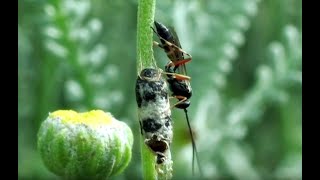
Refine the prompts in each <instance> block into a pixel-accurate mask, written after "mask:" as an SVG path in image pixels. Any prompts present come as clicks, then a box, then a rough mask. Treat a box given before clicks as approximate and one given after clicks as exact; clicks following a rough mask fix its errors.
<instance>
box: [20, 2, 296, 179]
mask: <svg viewBox="0 0 320 180" xmlns="http://www.w3.org/2000/svg"><path fill="white" fill-rule="evenodd" d="M137 3H138V2H137V0H127V1H123V0H118V1H106V0H105V1H102V0H95V1H89V0H67V1H62V0H48V1H45V0H21V1H18V5H19V6H18V8H19V10H18V54H19V55H18V57H19V62H18V72H19V74H18V98H19V99H18V105H19V106H18V108H19V109H18V128H19V135H18V141H19V144H18V145H19V146H18V173H19V179H59V178H58V177H57V176H55V175H54V174H52V173H51V172H49V171H48V170H47V169H46V168H45V167H44V165H43V163H42V161H41V159H40V156H39V154H38V152H37V150H36V134H37V131H38V129H39V126H40V124H41V122H42V121H43V120H44V119H45V118H46V117H47V115H48V113H49V112H52V111H55V110H58V109H73V110H76V111H88V110H91V109H102V110H104V111H109V112H111V113H112V114H113V115H114V116H115V117H116V118H117V119H119V120H122V121H125V122H126V123H127V124H128V125H129V126H130V127H131V128H132V130H133V132H134V135H135V143H134V148H133V157H132V161H131V163H130V165H129V166H128V167H127V169H126V170H125V171H124V173H123V174H121V175H118V176H116V177H114V178H113V179H141V178H142V171H141V165H140V159H141V156H140V153H139V151H140V149H139V143H140V142H139V125H138V124H139V123H138V119H137V106H136V103H135V92H134V88H135V79H136V75H137V72H136V71H137V70H136V68H135V67H136V23H137V19H136V18H137ZM301 4H302V1H301V0H236V1H235V0H201V1H199V0H158V1H157V4H156V16H155V19H156V20H157V21H159V22H161V23H163V24H165V25H168V26H169V25H170V26H174V27H175V30H176V31H177V34H178V35H179V38H180V42H181V45H182V47H183V49H184V50H186V51H187V52H189V53H190V54H191V55H192V57H193V59H192V61H191V62H190V63H188V64H187V69H188V73H189V75H190V76H191V77H192V81H191V85H192V88H193V96H192V98H191V102H192V104H191V106H190V108H189V109H188V110H189V116H190V119H191V123H192V126H193V128H194V131H195V134H196V141H197V146H198V150H199V154H200V161H201V166H202V168H203V170H204V173H205V177H206V178H207V179H301V178H302V155H301V152H302V130H301V122H302V111H301V106H302V102H301V100H302V96H301V93H302V48H301V46H302V43H301V42H302V5H301ZM155 40H157V39H156V38H155ZM154 55H155V58H156V60H157V63H158V66H159V67H164V65H165V64H166V62H167V57H166V55H165V54H164V53H163V51H162V50H161V49H159V48H155V49H154ZM173 120H174V128H175V129H174V140H173V145H172V153H173V161H174V172H173V175H174V179H181V178H187V177H191V152H192V149H191V142H190V138H189V135H188V130H187V124H186V121H185V118H184V114H183V111H181V110H177V109H174V110H173ZM189 179H190V178H189Z"/></svg>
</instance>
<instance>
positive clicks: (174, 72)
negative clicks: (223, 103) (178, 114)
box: [151, 21, 202, 175]
mask: <svg viewBox="0 0 320 180" xmlns="http://www.w3.org/2000/svg"><path fill="white" fill-rule="evenodd" d="M154 25H155V29H154V28H152V27H151V28H152V29H153V31H154V32H155V34H156V35H157V36H158V38H159V39H160V42H161V43H158V42H155V41H154V45H156V46H159V47H160V48H162V49H163V50H164V51H165V53H166V54H167V56H168V58H169V62H168V63H167V64H166V66H165V73H164V74H166V75H167V79H166V80H167V82H168V84H169V89H170V90H171V92H172V95H171V96H172V97H174V98H176V99H177V100H178V102H177V103H175V104H174V105H173V107H176V108H179V109H183V110H184V112H185V116H186V120H187V124H188V128H189V133H190V137H191V142H192V149H193V150H192V173H193V174H194V159H195V158H196V161H197V165H198V168H199V172H200V174H201V175H202V170H201V167H200V162H199V158H198V151H197V147H196V144H195V140H194V138H193V133H192V130H191V126H190V122H189V117H188V112H187V108H188V107H189V106H190V98H191V96H192V88H191V85H190V79H191V78H190V77H189V76H188V75H187V70H186V66H185V64H186V63H188V62H190V61H191V60H192V57H191V55H190V54H189V53H187V52H185V51H184V50H183V49H182V48H181V44H180V41H179V38H178V36H177V33H176V32H175V30H174V29H173V28H170V29H169V28H167V27H166V26H165V25H163V24H161V23H159V22H157V21H155V22H154Z"/></svg>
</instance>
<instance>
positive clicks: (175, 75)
mask: <svg viewBox="0 0 320 180" xmlns="http://www.w3.org/2000/svg"><path fill="white" fill-rule="evenodd" d="M162 74H165V75H171V76H174V77H175V79H178V80H191V77H190V76H186V75H182V74H177V73H169V72H162Z"/></svg>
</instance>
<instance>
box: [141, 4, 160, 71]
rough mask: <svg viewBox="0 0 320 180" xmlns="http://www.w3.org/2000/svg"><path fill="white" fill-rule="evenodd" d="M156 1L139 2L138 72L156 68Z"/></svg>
mask: <svg viewBox="0 0 320 180" xmlns="http://www.w3.org/2000/svg"><path fill="white" fill-rule="evenodd" d="M155 1H156V0H139V4H138V21H137V22H138V25H137V70H138V73H140V71H141V70H142V69H143V68H146V67H155V64H156V63H155V60H154V57H153V48H152V45H153V39H152V37H153V36H152V30H151V28H150V27H151V26H152V24H153V21H154V12H155V4H156V2H155Z"/></svg>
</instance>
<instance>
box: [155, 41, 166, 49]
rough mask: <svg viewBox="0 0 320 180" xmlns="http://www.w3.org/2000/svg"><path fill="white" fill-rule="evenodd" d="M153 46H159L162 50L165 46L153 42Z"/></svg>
mask: <svg viewBox="0 0 320 180" xmlns="http://www.w3.org/2000/svg"><path fill="white" fill-rule="evenodd" d="M153 45H154V46H158V47H160V48H162V49H163V48H164V47H163V45H162V44H160V43H158V42H157V41H153Z"/></svg>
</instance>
